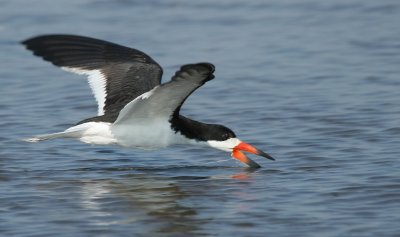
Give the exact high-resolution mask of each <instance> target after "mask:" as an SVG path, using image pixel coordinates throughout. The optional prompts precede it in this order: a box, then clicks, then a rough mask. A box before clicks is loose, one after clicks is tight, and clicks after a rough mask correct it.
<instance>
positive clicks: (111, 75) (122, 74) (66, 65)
mask: <svg viewBox="0 0 400 237" xmlns="http://www.w3.org/2000/svg"><path fill="white" fill-rule="evenodd" d="M22 44H24V45H25V46H26V47H27V49H29V50H31V51H33V53H34V54H35V55H37V56H40V57H42V58H43V59H44V60H46V61H49V62H51V63H53V64H54V65H56V66H59V67H61V68H62V69H64V70H67V71H71V72H74V73H78V74H85V75H87V76H88V79H89V84H90V86H91V88H92V91H93V94H94V96H95V98H96V100H97V103H98V107H99V108H98V109H99V110H98V115H99V117H95V118H92V119H88V120H99V121H107V122H114V121H115V119H116V118H117V117H118V114H119V112H120V110H121V109H122V108H123V107H124V106H125V105H126V104H128V103H129V102H130V101H132V100H134V99H135V98H136V97H138V96H139V95H141V94H143V93H145V92H147V91H149V90H151V89H153V88H154V87H155V86H157V85H159V84H160V82H161V76H162V68H161V67H160V65H158V63H157V62H155V61H154V60H153V59H152V58H151V57H149V56H148V55H146V54H145V53H143V52H141V51H139V50H136V49H132V48H128V47H124V46H121V45H118V44H114V43H111V42H107V41H103V40H98V39H94V38H89V37H83V36H76V35H43V36H38V37H34V38H31V39H28V40H25V41H23V42H22Z"/></svg>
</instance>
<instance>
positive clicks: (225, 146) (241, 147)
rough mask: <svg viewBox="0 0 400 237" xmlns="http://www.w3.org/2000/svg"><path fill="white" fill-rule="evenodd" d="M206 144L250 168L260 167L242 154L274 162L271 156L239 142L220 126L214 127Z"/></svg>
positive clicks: (230, 132) (225, 128) (231, 132)
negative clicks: (249, 154) (227, 153)
mask: <svg viewBox="0 0 400 237" xmlns="http://www.w3.org/2000/svg"><path fill="white" fill-rule="evenodd" d="M210 135H211V139H209V140H208V141H207V144H208V145H209V146H211V147H213V148H216V149H219V150H223V151H227V152H231V156H232V157H233V158H235V159H237V160H239V161H240V162H242V163H244V164H246V165H248V166H249V167H251V168H260V167H261V166H260V165H259V164H257V163H256V162H254V161H253V160H251V159H250V158H248V157H247V156H246V155H245V154H244V153H243V152H248V153H251V154H255V155H259V156H262V157H265V158H267V159H270V160H275V159H274V158H273V157H272V156H270V155H268V154H267V153H265V152H263V151H262V150H259V149H257V148H256V147H254V146H252V145H250V144H248V143H245V142H243V141H241V140H239V139H238V138H237V137H236V135H235V133H234V132H233V131H232V130H230V129H229V128H227V127H225V126H222V125H215V127H214V128H213V134H210Z"/></svg>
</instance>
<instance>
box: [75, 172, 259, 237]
mask: <svg viewBox="0 0 400 237" xmlns="http://www.w3.org/2000/svg"><path fill="white" fill-rule="evenodd" d="M169 172H170V171H169ZM252 172H253V170H245V171H243V170H242V171H241V172H239V173H235V174H232V173H231V174H226V175H216V176H193V175H182V176H180V175H174V176H171V175H170V174H169V175H165V174H163V172H143V173H135V172H131V173H129V174H124V175H123V176H122V177H121V176H120V177H119V178H118V179H112V180H91V181H85V182H84V184H83V185H82V189H81V198H82V200H81V205H82V208H84V209H86V211H89V212H91V215H93V216H95V217H96V218H94V219H92V220H97V222H96V223H94V224H96V225H110V224H114V223H115V222H116V220H115V218H114V217H113V215H115V214H116V213H118V215H121V214H123V215H124V218H121V220H120V221H121V223H124V224H131V225H132V227H133V228H134V227H136V228H138V227H140V228H142V229H143V231H144V233H153V234H157V233H169V234H171V236H197V235H201V234H202V233H203V234H204V232H203V231H202V230H203V228H202V226H203V225H204V224H206V223H207V222H208V221H209V220H210V217H206V218H205V217H204V216H202V215H201V213H200V212H201V210H198V209H202V208H205V207H204V205H201V204H200V205H197V203H198V201H199V199H200V200H207V195H209V194H210V193H209V191H210V190H216V189H218V187H223V186H224V185H223V184H222V185H221V182H222V183H229V182H236V181H235V180H237V179H239V180H249V179H251V175H252ZM217 191H218V192H221V193H223V192H224V190H223V189H221V188H220V190H217ZM203 196H204V197H203ZM199 197H200V198H199ZM107 216H108V217H109V218H107ZM108 221H109V222H108ZM149 236H151V235H149Z"/></svg>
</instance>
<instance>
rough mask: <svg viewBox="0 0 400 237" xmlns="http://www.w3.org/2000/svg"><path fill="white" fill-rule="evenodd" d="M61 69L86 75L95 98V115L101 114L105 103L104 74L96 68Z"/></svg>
mask: <svg viewBox="0 0 400 237" xmlns="http://www.w3.org/2000/svg"><path fill="white" fill-rule="evenodd" d="M61 69H63V70H65V71H68V72H72V73H76V74H80V75H86V76H88V81H89V85H90V88H91V89H92V92H93V95H94V98H95V99H96V101H97V105H98V112H97V115H99V116H101V115H103V114H104V105H105V103H106V96H107V92H106V77H105V76H104V74H103V73H102V72H101V71H100V70H98V69H96V70H86V69H82V68H76V67H61Z"/></svg>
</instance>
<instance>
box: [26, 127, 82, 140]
mask: <svg viewBox="0 0 400 237" xmlns="http://www.w3.org/2000/svg"><path fill="white" fill-rule="evenodd" d="M79 134H81V131H68V129H67V130H66V131H64V132H57V133H49V134H42V135H36V136H34V137H30V138H24V139H22V140H23V141H25V142H40V141H46V140H50V139H55V138H75V137H77V136H79Z"/></svg>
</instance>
